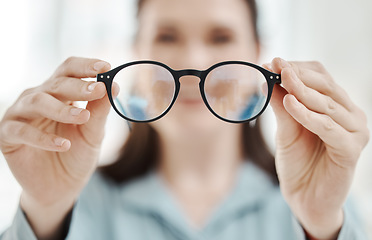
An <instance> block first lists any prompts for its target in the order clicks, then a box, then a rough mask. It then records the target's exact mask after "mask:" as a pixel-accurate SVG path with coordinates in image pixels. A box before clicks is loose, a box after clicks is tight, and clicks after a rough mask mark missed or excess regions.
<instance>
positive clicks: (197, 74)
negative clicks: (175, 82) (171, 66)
mask: <svg viewBox="0 0 372 240" xmlns="http://www.w3.org/2000/svg"><path fill="white" fill-rule="evenodd" d="M177 75H178V76H177V77H178V79H180V78H181V77H184V76H195V77H198V78H199V81H200V80H201V77H202V71H199V70H196V69H184V70H179V71H177Z"/></svg>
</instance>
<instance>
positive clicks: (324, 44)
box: [0, 0, 372, 239]
mask: <svg viewBox="0 0 372 240" xmlns="http://www.w3.org/2000/svg"><path fill="white" fill-rule="evenodd" d="M257 2H258V7H259V13H260V15H259V26H260V35H261V39H262V47H263V49H262V50H263V51H262V56H261V60H260V62H259V63H258V64H262V63H265V62H270V61H271V59H272V58H273V57H276V56H280V57H282V58H284V59H286V60H317V61H320V62H321V63H323V64H324V65H325V67H326V68H327V69H328V71H329V72H330V73H331V75H332V76H333V77H334V78H335V79H336V81H337V82H338V83H339V84H340V85H341V86H342V87H344V88H345V89H346V90H347V92H348V93H349V95H350V96H351V98H352V99H353V100H354V102H355V103H356V104H357V105H359V106H360V107H361V108H362V109H363V110H364V111H365V112H366V113H367V115H368V119H369V129H372V124H371V121H372V120H371V119H372V94H371V91H372V67H371V66H372V14H371V12H372V1H371V0H354V1H346V0H341V1H340V0H328V1H323V0H257ZM1 3H2V4H1V6H2V7H1V9H0V30H1V37H0V70H1V73H0V76H1V77H0V81H1V85H0V117H2V116H3V114H4V113H5V111H6V109H7V108H8V107H9V106H10V105H11V104H12V103H13V102H14V101H15V100H16V98H17V97H18V95H19V94H20V93H21V92H22V91H23V90H24V89H26V88H29V87H32V86H36V85H39V84H41V83H42V82H43V81H45V80H46V79H47V78H48V77H49V76H50V75H51V74H52V73H53V72H54V70H55V69H56V68H57V67H58V65H59V64H61V63H62V62H63V61H64V59H66V58H67V57H69V56H80V57H92V58H100V59H103V60H106V61H108V62H110V63H111V65H112V66H113V67H116V66H118V65H121V64H123V63H125V62H127V61H129V60H131V58H130V54H129V53H130V44H131V41H132V39H133V33H134V31H135V29H136V22H135V0H105V1H98V0H33V1H27V0H14V1H5V0H2V2H1ZM90 80H91V81H93V80H94V79H90ZM263 119H264V120H265V121H264V122H265V124H264V127H263V131H264V133H265V136H266V138H267V141H268V142H269V144H270V146H271V148H272V149H273V150H274V149H275V144H274V135H275V128H276V126H275V120H274V116H273V113H272V111H271V109H269V110H268V111H266V112H265V114H264V116H263ZM126 134H127V125H126V123H125V122H124V121H123V120H122V119H121V118H120V117H119V116H117V115H116V114H115V113H114V112H111V113H110V115H109V119H108V123H107V125H106V136H105V140H104V145H103V151H102V155H101V164H104V163H107V162H110V161H112V160H113V159H114V158H115V156H116V153H117V150H118V148H119V147H120V146H121V145H122V143H123V141H124V140H125V137H126ZM371 186H372V141H370V143H369V144H368V145H367V147H366V149H365V150H364V151H363V153H362V155H361V157H360V161H359V163H358V167H357V173H356V176H355V180H354V183H353V186H352V193H351V194H352V196H353V198H354V202H355V203H356V205H357V207H358V209H359V211H360V214H361V217H362V218H363V220H364V223H365V228H366V229H367V230H368V231H369V232H368V234H369V236H370V238H371V239H372V187H371ZM20 192H21V189H20V187H19V185H18V183H17V182H16V180H15V179H14V178H13V176H12V174H11V172H10V170H9V169H8V166H7V164H6V161H5V159H4V157H3V156H2V154H1V153H0V232H2V231H3V230H5V229H6V228H7V227H8V226H9V225H10V224H11V221H12V218H13V215H14V213H15V211H16V208H17V206H18V202H19V195H20Z"/></svg>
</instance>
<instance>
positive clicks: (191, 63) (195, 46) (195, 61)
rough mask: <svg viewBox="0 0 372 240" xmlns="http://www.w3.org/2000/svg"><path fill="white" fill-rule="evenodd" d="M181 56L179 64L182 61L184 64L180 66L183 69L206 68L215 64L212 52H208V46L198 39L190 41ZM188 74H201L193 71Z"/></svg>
mask: <svg viewBox="0 0 372 240" xmlns="http://www.w3.org/2000/svg"><path fill="white" fill-rule="evenodd" d="M179 57H180V58H181V59H180V61H179V64H181V63H182V66H179V67H181V69H185V68H188V69H197V70H205V69H207V68H208V67H209V66H211V65H212V64H213V59H212V58H211V54H208V47H207V46H205V45H204V44H203V43H200V42H198V41H190V42H189V43H188V44H187V46H185V47H184V48H183V49H182V51H181V56H179ZM185 73H186V72H185ZM187 74H188V75H193V76H199V75H197V74H195V72H193V71H188V72H187Z"/></svg>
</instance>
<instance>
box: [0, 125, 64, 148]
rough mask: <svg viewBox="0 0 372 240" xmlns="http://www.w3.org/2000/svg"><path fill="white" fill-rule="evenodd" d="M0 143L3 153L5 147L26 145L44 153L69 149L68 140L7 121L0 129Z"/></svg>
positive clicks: (29, 126)
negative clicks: (44, 151) (0, 142)
mask: <svg viewBox="0 0 372 240" xmlns="http://www.w3.org/2000/svg"><path fill="white" fill-rule="evenodd" d="M1 136H2V137H1V141H2V144H1V145H2V146H3V149H2V150H4V151H7V150H6V145H9V144H10V145H13V147H14V145H28V146H31V147H35V148H39V149H42V150H46V151H56V152H65V151H67V150H68V149H69V148H70V147H71V142H70V141H69V140H68V139H65V138H62V137H59V136H57V135H54V134H50V133H45V132H42V131H40V130H39V129H37V128H35V127H33V126H31V125H28V124H26V123H24V122H19V121H13V120H10V121H7V122H5V123H4V124H3V125H2V128H1Z"/></svg>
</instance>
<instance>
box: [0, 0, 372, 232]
mask: <svg viewBox="0 0 372 240" xmlns="http://www.w3.org/2000/svg"><path fill="white" fill-rule="evenodd" d="M138 20H139V29H138V34H137V39H136V43H135V46H134V49H135V52H136V54H137V58H139V59H153V60H157V61H160V62H164V63H166V64H168V65H169V66H170V67H172V68H173V69H184V68H194V69H206V68H208V67H209V66H211V65H212V64H214V63H216V62H220V61H223V60H243V61H248V62H257V59H258V55H259V39H258V35H257V27H256V10H255V5H254V1H251V0H233V1H222V0H205V1H197V0H191V1H190V0H188V1H170V0H151V1H149V0H147V1H143V0H142V1H139V14H138ZM265 67H266V68H267V69H269V70H271V71H273V72H276V73H280V74H281V80H282V86H279V85H276V86H275V88H274V92H273V96H272V98H271V106H272V107H273V109H274V112H275V115H276V118H277V123H278V131H277V149H276V153H275V167H276V172H277V177H276V175H275V168H274V161H273V158H272V157H271V156H270V154H269V153H268V151H267V149H266V148H265V146H264V142H263V141H262V137H261V135H260V134H259V130H258V123H257V124H256V126H254V127H249V125H247V124H227V123H225V122H223V121H221V120H219V119H217V118H216V117H214V116H213V115H212V114H210V112H208V110H207V109H206V108H205V106H204V105H203V102H202V100H201V98H200V93H199V91H198V81H199V79H197V78H195V77H191V76H187V77H184V78H182V79H181V85H182V88H181V92H180V95H179V97H178V100H177V102H176V104H175V105H174V106H173V108H172V110H171V111H170V112H169V113H168V114H167V115H166V116H164V117H163V118H161V119H160V120H158V121H155V122H152V123H149V124H136V125H134V126H133V131H132V133H131V135H130V136H129V139H128V140H127V142H126V144H125V145H124V147H123V151H122V155H121V157H120V158H119V160H118V162H117V163H114V164H113V165H111V166H108V167H104V168H102V169H101V171H100V172H99V173H98V172H97V173H95V174H93V173H94V171H95V168H96V163H97V160H98V155H99V151H100V146H101V141H102V138H103V135H104V124H105V121H106V116H107V114H108V112H109V110H110V103H109V101H108V100H107V95H106V89H105V86H104V85H103V84H102V83H101V82H86V81H83V80H81V78H87V77H95V76H96V75H97V74H99V73H103V72H106V71H108V70H109V69H110V65H109V64H108V63H107V62H104V61H101V60H97V59H82V58H75V57H74V58H69V59H67V60H66V61H65V62H64V63H63V64H62V65H61V66H60V67H59V68H58V69H57V70H56V72H55V73H54V74H53V76H51V78H50V79H49V80H47V81H46V82H45V83H43V84H42V85H40V86H38V87H35V88H32V89H27V90H26V91H24V92H23V93H22V94H21V96H20V97H19V99H18V100H17V101H16V102H15V104H14V105H13V106H11V107H10V108H9V110H8V111H7V113H6V114H5V116H4V118H3V120H2V121H1V125H0V134H1V137H0V139H1V150H2V152H3V154H4V156H5V158H6V159H7V162H8V164H9V166H10V168H11V170H12V172H13V174H14V176H15V177H16V178H17V180H18V181H19V183H20V185H21V186H22V188H23V191H22V195H21V200H20V208H19V210H18V212H17V214H16V217H15V220H14V223H13V225H12V226H11V227H10V228H9V229H8V230H7V231H6V232H5V233H4V234H3V236H2V239H35V238H38V239H63V238H65V237H66V236H67V238H68V239H245V238H247V239H301V238H303V239H304V238H305V236H306V237H307V238H309V239H363V235H362V233H361V230H360V229H359V227H358V226H356V225H354V222H353V220H352V214H351V213H350V212H349V210H348V208H346V207H344V203H345V199H346V197H347V194H348V192H349V188H350V184H351V182H352V179H353V174H354V170H355V166H356V163H357V160H358V158H359V155H360V152H361V150H362V149H363V147H364V146H365V145H366V143H367V141H368V139H369V133H368V129H367V127H366V117H365V115H364V113H363V112H362V111H361V110H360V109H359V108H358V107H357V106H355V105H354V104H353V103H352V101H351V100H350V99H349V98H348V97H347V95H346V93H345V91H344V90H343V89H342V88H340V87H339V86H338V85H337V84H336V83H335V82H334V80H333V79H332V77H331V76H330V75H329V74H328V73H327V72H326V70H325V69H324V68H323V66H322V65H320V64H319V63H316V62H287V61H284V60H282V59H280V58H276V59H274V60H273V61H272V62H271V63H270V64H267V65H265ZM113 89H114V92H113V94H114V95H117V94H118V92H119V89H118V87H117V86H116V87H115V86H114V88H113ZM73 101H88V105H87V107H86V109H81V108H76V107H74V106H73V105H72V103H73ZM242 133H243V134H242ZM241 136H243V140H241ZM257 145H258V146H257ZM257 148H259V150H257ZM245 160H248V161H245ZM148 172H149V173H148ZM277 180H279V182H280V191H279V187H278V184H277ZM88 182H89V183H88Z"/></svg>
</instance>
